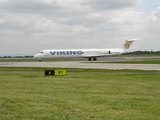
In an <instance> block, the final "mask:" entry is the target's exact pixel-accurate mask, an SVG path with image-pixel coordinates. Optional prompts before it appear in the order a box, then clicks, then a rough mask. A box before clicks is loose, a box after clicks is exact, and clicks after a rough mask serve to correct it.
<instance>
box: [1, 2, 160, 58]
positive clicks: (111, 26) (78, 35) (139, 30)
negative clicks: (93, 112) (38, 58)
mask: <svg viewBox="0 0 160 120" xmlns="http://www.w3.org/2000/svg"><path fill="white" fill-rule="evenodd" d="M159 21H160V0H154V1H153V0H152V1H151V0H34V1H29V0H0V56H7V55H34V54H36V53H37V52H39V51H41V50H44V49H76V48H77V49H81V48H82V49H83V48H117V47H118V48H119V47H121V46H122V45H123V43H124V41H125V40H126V39H139V38H143V40H140V41H136V42H135V43H134V44H133V45H132V46H131V49H130V51H138V50H141V51H144V50H146V51H151V50H153V51H160V22H159Z"/></svg>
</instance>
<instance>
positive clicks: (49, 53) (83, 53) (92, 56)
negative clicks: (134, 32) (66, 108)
mask: <svg viewBox="0 0 160 120" xmlns="http://www.w3.org/2000/svg"><path fill="white" fill-rule="evenodd" d="M136 40H137V39H128V40H125V43H124V44H123V46H122V47H121V48H110V49H109V48H108V49H51V50H42V51H40V52H39V53H37V54H35V55H34V58H38V59H39V62H41V59H43V58H87V59H88V61H92V60H93V61H97V58H98V57H106V56H114V55H121V54H123V53H127V52H129V51H128V49H129V48H130V46H131V45H132V43H133V42H134V41H136Z"/></svg>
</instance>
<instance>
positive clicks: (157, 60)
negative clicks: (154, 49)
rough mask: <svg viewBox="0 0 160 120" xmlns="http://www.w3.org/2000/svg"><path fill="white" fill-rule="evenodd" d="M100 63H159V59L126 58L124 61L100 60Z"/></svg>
mask: <svg viewBox="0 0 160 120" xmlns="http://www.w3.org/2000/svg"><path fill="white" fill-rule="evenodd" d="M100 63H122V64H160V59H139V60H126V61H114V62H100Z"/></svg>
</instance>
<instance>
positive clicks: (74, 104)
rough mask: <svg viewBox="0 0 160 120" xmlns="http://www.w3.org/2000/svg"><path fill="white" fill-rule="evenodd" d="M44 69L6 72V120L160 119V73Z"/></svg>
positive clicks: (0, 83)
mask: <svg viewBox="0 0 160 120" xmlns="http://www.w3.org/2000/svg"><path fill="white" fill-rule="evenodd" d="M44 69H47V68H23V67H22V68H20V67H1V68H0V120H159V119H160V112H159V111H160V71H141V70H98V69H68V75H67V76H58V77H44ZM49 69H50V68H49Z"/></svg>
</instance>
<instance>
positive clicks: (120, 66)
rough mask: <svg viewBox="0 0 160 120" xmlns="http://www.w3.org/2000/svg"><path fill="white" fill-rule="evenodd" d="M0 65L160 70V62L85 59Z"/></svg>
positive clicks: (2, 64) (0, 64) (0, 63)
mask: <svg viewBox="0 0 160 120" xmlns="http://www.w3.org/2000/svg"><path fill="white" fill-rule="evenodd" d="M0 66H11V67H54V68H95V69H138V70H160V64H117V63H116V64H113V63H112V64H110V63H94V62H93V63H90V62H84V61H61V62H0Z"/></svg>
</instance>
